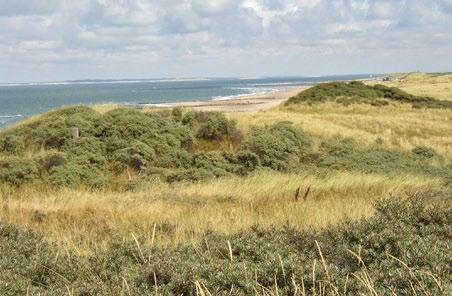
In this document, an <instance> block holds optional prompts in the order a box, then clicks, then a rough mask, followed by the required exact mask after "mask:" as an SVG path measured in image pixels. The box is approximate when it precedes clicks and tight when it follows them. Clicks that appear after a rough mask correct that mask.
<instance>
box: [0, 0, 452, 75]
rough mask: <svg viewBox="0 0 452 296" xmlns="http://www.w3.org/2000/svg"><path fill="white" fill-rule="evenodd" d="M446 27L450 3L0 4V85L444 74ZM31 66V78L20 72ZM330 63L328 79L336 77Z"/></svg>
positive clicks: (139, 0) (450, 63) (5, 0)
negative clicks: (386, 67) (425, 68)
mask: <svg viewBox="0 0 452 296" xmlns="http://www.w3.org/2000/svg"><path fill="white" fill-rule="evenodd" d="M450 27H452V4H451V2H450V1H449V0H431V1H422V0H413V1H406V0H392V1H388V0H372V1H370V0H60V1H57V0H45V1H44V0H41V1H39V0H34V1H33V0H28V1H27V0H15V1H10V0H0V81H7V80H8V79H10V75H9V73H11V72H12V71H13V72H15V73H17V75H18V76H20V77H23V78H22V79H23V80H32V79H46V78H47V77H48V78H49V79H50V78H52V77H54V76H58V77H60V76H61V73H63V74H65V77H61V79H64V78H83V77H84V76H86V75H99V73H101V75H105V76H107V75H111V76H121V75H123V76H131V75H139V76H143V77H145V76H170V75H172V74H173V75H175V76H183V75H188V76H192V75H199V76H205V75H208V74H209V73H210V75H220V76H221V75H239V74H241V73H243V74H248V73H249V74H250V75H253V74H266V75H268V74H320V73H318V72H317V71H325V67H322V66H321V65H323V64H324V63H325V60H328V61H335V63H336V64H340V59H343V58H350V59H353V58H354V56H360V55H363V56H365V57H371V56H372V55H381V56H386V57H388V61H389V57H390V58H391V59H393V60H396V61H397V60H398V59H397V58H399V59H407V58H412V59H413V60H412V64H413V65H416V63H418V60H420V59H432V65H434V64H435V63H436V64H438V63H437V62H436V60H435V61H433V59H438V56H441V57H444V58H443V59H444V60H443V62H442V65H443V66H442V67H451V68H452V59H450V56H452V33H451V32H450V29H449V28H450ZM432 52H434V53H435V55H436V56H435V57H433V56H431V55H430V53H432ZM309 59H312V60H309ZM365 60H366V59H365ZM37 62H39V63H40V66H39V67H36V69H39V71H38V70H36V72H33V71H32V70H30V66H29V65H25V63H37ZM314 62H317V63H318V64H319V67H318V69H322V70H318V69H317V68H315V67H314ZM76 63H77V66H74V65H75V64H76ZM81 63H82V64H83V67H82V65H81ZM278 63H287V66H286V67H284V71H285V72H282V73H281V72H277V71H282V70H278V69H279V68H278ZM335 63H334V62H331V65H332V66H331V69H329V70H328V71H329V73H335V72H339V71H341V72H342V71H343V69H342V68H337V67H335V66H334V64H335ZM379 63H380V61H379ZM217 64H221V65H224V66H223V67H219V66H217ZM242 64H243V66H242ZM357 64H359V63H357ZM388 64H389V63H388ZM406 64H409V63H408V61H405V62H404V64H403V65H404V66H405V65H406ZM303 65H305V66H303ZM352 65H353V64H352V63H351V64H350V69H349V70H348V72H366V71H370V70H372V69H375V68H378V67H377V65H375V64H372V61H371V59H369V60H368V63H367V62H363V63H361V64H359V65H360V66H359V67H356V68H353V67H352ZM396 65H397V63H392V64H391V66H394V67H395V66H396ZM265 66H266V67H265ZM78 68H80V69H81V68H83V71H81V70H80V71H79V72H77V71H76V69H78ZM21 69H27V70H26V71H24V72H23V73H22V75H20V73H21V71H22V70H21ZM56 69H57V70H56ZM99 69H104V70H105V69H108V70H109V71H108V72H106V73H105V72H99V71H100V70H99ZM275 69H277V71H276V72H275ZM281 69H282V68H281ZM398 70H401V71H402V70H404V69H402V68H401V69H398ZM175 71H176V72H177V71H178V72H177V73H175ZM272 71H273V72H272ZM262 72H265V73H262ZM55 73H59V74H58V75H56V74H55ZM66 76H67V77H66Z"/></svg>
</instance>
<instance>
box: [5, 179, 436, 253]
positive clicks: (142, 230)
mask: <svg viewBox="0 0 452 296" xmlns="http://www.w3.org/2000/svg"><path fill="white" fill-rule="evenodd" d="M308 187H310V191H309V194H308V195H307V197H306V198H305V199H299V201H298V202H295V192H296V190H297V189H298V188H301V191H302V192H303V193H304V192H305V191H306V189H307V188H308ZM431 188H440V181H439V180H437V179H432V178H424V177H414V176H410V175H405V176H398V177H396V178H394V177H387V176H379V175H365V174H358V173H335V174H331V175H329V176H327V177H326V178H319V177H316V176H313V175H303V174H281V173H275V172H259V173H256V174H253V175H251V176H248V177H230V178H221V179H216V180H213V181H210V182H205V183H199V184H178V185H170V184H167V183H161V182H156V183H152V184H149V185H148V187H147V188H145V189H143V190H140V191H138V192H126V193H119V192H108V191H103V192H90V191H82V190H71V189H62V190H60V191H57V192H51V191H47V190H44V189H43V190H41V191H37V190H36V188H32V187H29V188H24V189H22V190H21V191H20V192H16V193H14V194H12V195H11V194H8V192H7V191H6V190H4V191H3V193H2V198H1V200H0V219H2V220H6V221H9V222H11V223H14V224H17V225H21V226H24V227H27V228H31V229H34V230H36V231H38V232H40V233H43V234H44V236H45V237H46V238H47V239H49V240H51V241H54V242H56V243H58V244H59V245H61V246H62V247H64V248H68V249H73V250H76V251H77V252H79V253H80V254H86V253H87V252H90V251H91V250H93V249H97V248H105V247H106V246H108V245H109V244H110V243H111V241H112V240H114V239H117V237H115V236H113V234H119V237H122V238H125V239H132V234H136V235H139V236H142V237H147V238H148V239H147V243H149V244H151V241H154V240H155V243H157V244H163V245H175V244H180V243H187V242H194V241H196V240H197V239H199V237H200V236H201V235H202V234H203V233H205V232H206V231H215V232H218V233H222V234H231V233H236V232H238V231H240V230H245V229H248V228H249V227H251V226H254V225H259V226H261V227H282V226H284V225H287V224H289V225H291V226H293V227H295V228H297V229H306V228H315V229H321V228H324V227H327V226H329V225H332V224H337V223H339V222H341V221H343V220H344V219H346V218H350V219H358V218H362V217H368V216H370V215H371V214H372V213H373V207H372V203H373V201H374V200H375V198H378V197H387V196H389V195H390V194H394V195H398V196H401V195H409V194H413V193H416V192H428V191H431V190H432V189H431ZM154 225H155V228H156V235H155V238H154V235H153V229H154Z"/></svg>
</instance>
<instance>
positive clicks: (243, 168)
mask: <svg viewBox="0 0 452 296" xmlns="http://www.w3.org/2000/svg"><path fill="white" fill-rule="evenodd" d="M234 157H235V162H236V163H237V164H239V165H240V168H239V171H238V173H239V174H240V175H246V174H247V173H249V172H252V171H254V170H255V169H257V168H258V167H259V166H260V160H259V156H258V155H257V154H256V153H254V152H251V151H249V150H241V151H239V152H237V153H236V154H235V155H234Z"/></svg>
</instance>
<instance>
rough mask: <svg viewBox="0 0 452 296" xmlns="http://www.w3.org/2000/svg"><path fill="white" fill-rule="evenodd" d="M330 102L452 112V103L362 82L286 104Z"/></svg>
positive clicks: (325, 87)
mask: <svg viewBox="0 0 452 296" xmlns="http://www.w3.org/2000/svg"><path fill="white" fill-rule="evenodd" d="M328 101H332V102H336V103H338V104H342V105H350V104H370V105H373V106H382V105H388V104H389V102H399V103H406V104H411V105H412V106H413V107H414V108H445V109H452V102H450V101H441V100H436V99H433V98H430V97H419V96H414V95H411V94H408V93H406V92H404V91H403V90H400V89H398V88H396V87H387V86H385V85H381V84H377V85H374V86H371V85H366V84H364V83H362V82H360V81H352V82H349V83H347V82H329V83H321V84H318V85H316V86H313V87H311V88H309V89H307V90H304V91H302V92H300V93H299V94H298V95H296V96H294V97H291V98H290V99H289V100H288V101H287V102H286V106H290V105H294V104H300V103H307V104H317V103H324V102H328Z"/></svg>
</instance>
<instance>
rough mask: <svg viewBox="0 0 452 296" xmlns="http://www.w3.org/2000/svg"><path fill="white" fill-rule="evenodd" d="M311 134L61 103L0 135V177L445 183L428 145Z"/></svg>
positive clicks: (94, 182)
mask: <svg viewBox="0 0 452 296" xmlns="http://www.w3.org/2000/svg"><path fill="white" fill-rule="evenodd" d="M351 85H352V84H351ZM353 85H354V84H353ZM353 87H355V86H353ZM73 127H77V128H79V130H80V138H78V139H77V140H74V139H72V133H71V129H72V128H73ZM313 142H314V140H313V139H311V137H310V136H309V135H307V134H306V133H304V132H303V131H302V130H301V129H300V128H297V127H295V126H294V125H293V124H291V123H290V122H279V123H275V124H272V125H270V126H261V127H254V128H253V129H252V130H251V131H250V133H249V134H248V135H247V136H246V137H244V135H243V133H242V132H241V131H240V130H239V129H238V127H237V126H236V123H235V122H234V121H232V120H229V119H228V118H227V117H226V116H225V115H224V114H223V113H219V112H194V111H183V110H180V109H174V110H172V111H168V110H166V111H158V112H151V113H144V112H141V111H138V110H134V109H127V108H120V109H114V110H112V111H110V112H107V113H105V114H99V113H97V112H95V111H94V110H92V109H90V108H88V107H69V108H65V109H61V110H57V111H53V112H50V113H48V114H45V115H43V116H41V117H39V118H37V119H35V120H33V121H31V122H29V123H26V124H22V125H19V126H17V127H14V128H10V129H8V130H5V131H3V132H1V133H0V156H1V158H0V168H1V170H0V183H4V184H9V185H12V186H21V185H23V184H25V183H30V182H41V183H46V184H51V185H55V186H67V187H75V186H80V185H81V184H82V185H84V186H87V187H89V188H102V187H105V186H106V185H109V186H112V188H130V183H134V184H135V183H137V182H142V181H147V180H150V179H152V178H155V177H158V178H162V179H164V180H166V181H168V182H176V181H198V180H203V179H209V178H214V177H221V176H228V175H232V174H236V175H246V174H248V173H250V172H252V171H254V170H257V169H260V168H268V169H272V170H277V171H282V172H289V171H297V170H304V169H306V168H308V169H319V168H320V169H322V168H328V169H335V170H357V171H361V172H365V173H375V172H377V173H388V174H397V173H400V172H405V173H414V174H421V175H422V174H424V175H432V176H439V177H441V178H444V180H445V181H446V183H450V182H451V181H450V179H451V175H452V174H451V171H452V169H451V167H450V165H446V164H444V165H441V164H442V163H443V161H442V158H441V157H440V156H439V155H437V154H436V153H435V151H433V150H432V149H430V148H428V147H418V148H417V149H415V150H414V151H413V152H412V153H403V152H396V151H389V150H385V149H380V148H373V149H367V150H366V149H362V148H359V145H357V144H356V143H354V142H352V141H347V140H346V141H342V142H340V141H339V142H338V141H336V142H331V141H330V142H328V141H320V142H319V143H318V144H319V145H318V147H316V148H314V145H313ZM433 160H434V161H435V162H436V166H432V161H433ZM438 164H440V165H439V166H438ZM124 186H125V187H124Z"/></svg>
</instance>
